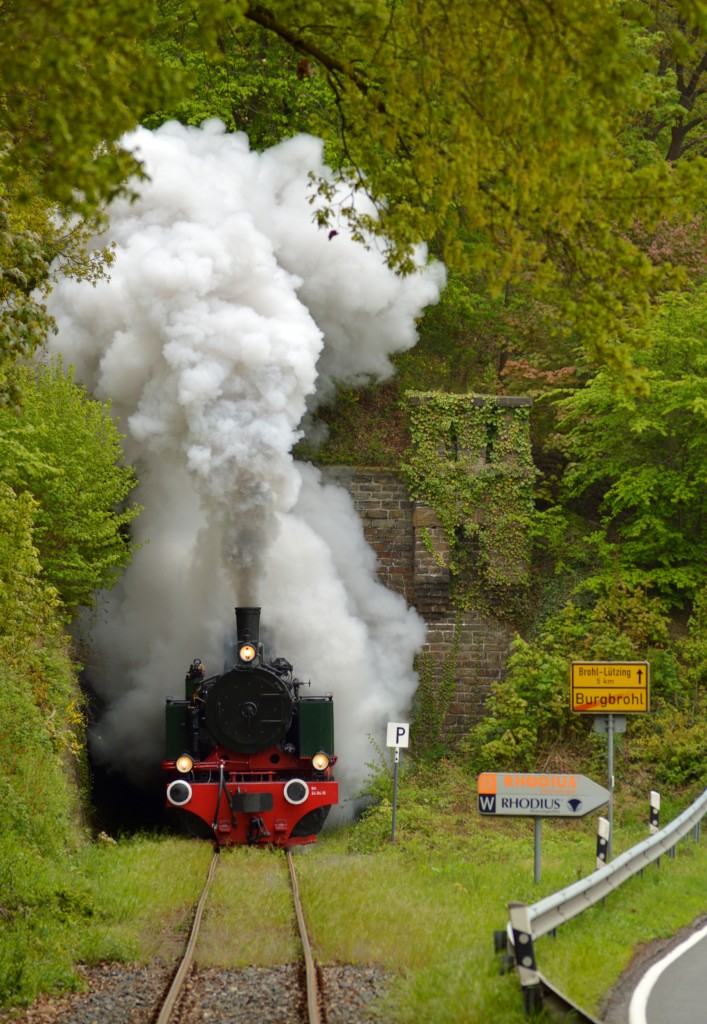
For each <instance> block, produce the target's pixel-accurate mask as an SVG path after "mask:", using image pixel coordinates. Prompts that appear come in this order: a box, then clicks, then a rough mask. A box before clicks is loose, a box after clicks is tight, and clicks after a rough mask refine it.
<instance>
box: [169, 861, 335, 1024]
mask: <svg viewBox="0 0 707 1024" xmlns="http://www.w3.org/2000/svg"><path fill="white" fill-rule="evenodd" d="M286 857H287V867H288V870H289V877H290V886H291V890H292V901H293V906H294V913H295V917H296V920H297V928H298V932H299V939H300V945H301V948H302V969H301V970H300V971H299V972H296V975H297V977H298V981H299V984H295V985H294V987H293V988H292V991H291V998H292V1006H291V1007H290V1009H289V1014H288V1018H287V1019H288V1020H292V1021H301V1022H302V1024H321V1021H322V1016H321V1000H322V993H321V991H320V987H319V983H318V971H317V965H316V962H315V960H314V957H313V954H312V947H311V943H310V941H309V935H308V934H307V926H306V920H305V916H304V910H303V908H302V901H301V898H300V893H299V886H298V884H297V874H296V872H295V865H294V859H293V857H292V854H291V853H290V851H289V850H288V851H286ZM218 864H219V853H218V852H216V853H215V854H214V856H213V858H212V860H211V864H210V866H209V871H208V874H207V877H206V880H205V883H204V888H203V890H202V893H201V896H200V898H199V902H198V904H197V908H196V912H195V914H194V921H193V924H192V928H191V933H190V935H189V939H188V941H187V944H186V947H185V950H184V955H183V957H182V960H181V962H180V964H179V966H178V968H177V970H176V972H175V974H174V977H173V979H172V983H171V985H170V987H169V990H168V991H167V993H166V995H165V996H164V999H163V1001H162V1004H161V1006H160V1008H159V1012H158V1013H157V1014H156V1016H155V1017H154V1021H155V1024H189V1020H190V1014H189V1011H188V1010H187V1009H185V1007H184V996H185V992H186V990H187V989H188V987H189V985H190V978H191V976H192V963H193V959H194V954H195V951H196V948H197V946H198V942H199V935H200V930H201V922H202V918H203V914H204V910H205V908H206V905H207V903H208V898H209V891H210V888H211V883H212V882H213V879H214V877H215V875H216V871H217V867H218ZM231 990H232V986H229V984H228V981H227V979H226V972H224V993H223V999H224V1000H225V1001H228V999H229V993H230V992H231ZM230 998H231V999H232V998H234V997H233V996H232V995H231V996H230ZM238 998H239V999H241V1000H243V999H245V1000H246V1001H250V1002H252V1001H253V996H252V995H249V994H248V993H247V992H245V993H244V992H243V991H241V992H239V995H238ZM257 998H258V997H257V995H256V996H255V1000H257ZM302 1007H304V1008H305V1009H306V1014H303V1010H302ZM253 1009H254V1011H255V1007H254V1008H253ZM264 1010H265V1008H263V1011H259V1012H258V1016H257V1017H256V1016H254V1017H253V1018H252V1019H254V1020H255V1019H259V1020H266V1019H268V1018H267V1015H266V1013H265V1012H264Z"/></svg>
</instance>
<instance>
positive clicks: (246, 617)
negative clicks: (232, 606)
mask: <svg viewBox="0 0 707 1024" xmlns="http://www.w3.org/2000/svg"><path fill="white" fill-rule="evenodd" d="M236 631H237V633H238V643H239V644H244V643H251V644H253V646H254V647H256V648H257V646H258V637H259V635H260V608H236Z"/></svg>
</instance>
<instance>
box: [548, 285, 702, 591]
mask: <svg viewBox="0 0 707 1024" xmlns="http://www.w3.org/2000/svg"><path fill="white" fill-rule="evenodd" d="M706 317H707V285H704V284H703V285H702V286H701V287H699V288H698V289H696V290H695V291H694V292H693V293H691V294H674V295H670V296H668V297H666V298H665V300H664V302H663V304H662V306H661V311H660V316H659V318H658V320H657V321H656V324H655V328H654V343H653V347H652V349H651V350H650V351H649V352H646V353H643V354H641V355H640V356H639V357H637V358H638V359H639V362H640V364H641V365H642V366H643V367H644V368H645V372H646V378H647V380H648V383H649V385H650V394H649V395H647V396H642V397H638V396H635V395H628V394H626V393H625V392H622V391H621V389H620V388H619V387H618V384H619V381H618V380H617V377H616V375H615V374H614V373H612V371H610V370H608V369H606V370H603V371H602V372H600V373H598V374H597V375H596V377H594V379H593V380H591V381H590V382H589V384H588V385H587V386H586V387H585V388H583V389H582V390H579V391H576V392H574V393H573V394H571V395H570V396H569V397H566V398H564V399H562V400H561V401H560V402H559V403H558V404H559V411H560V428H561V430H562V433H563V437H564V443H563V448H564V451H565V454H566V456H567V457H568V459H569V462H568V465H567V468H566V470H565V474H564V479H563V493H564V495H565V499H566V500H568V501H569V502H570V503H571V504H572V503H574V504H575V505H576V503H577V502H578V501H580V502H584V507H585V508H586V507H587V506H586V503H587V501H589V502H590V504H591V506H592V507H596V508H598V510H599V514H600V516H601V529H600V530H598V531H596V532H595V534H594V540H595V542H596V543H598V544H599V545H600V549H601V551H602V554H603V556H604V561H605V569H604V570H603V571H602V572H599V573H598V574H596V575H595V576H594V578H593V579H594V584H595V585H599V586H604V585H606V583H607V581H611V580H612V579H614V578H615V577H616V576H617V575H618V576H620V578H621V579H623V580H624V581H626V582H629V583H633V584H640V585H643V586H649V587H651V588H653V589H654V590H655V591H657V592H658V593H662V594H663V595H665V596H667V597H669V598H670V599H671V600H672V601H673V602H674V603H677V604H680V603H682V601H684V600H685V599H686V598H687V599H690V598H692V597H694V595H695V594H696V593H697V592H698V591H699V589H700V587H702V586H704V581H705V569H704V566H705V562H706V560H707V532H706V531H705V523H706V522H707V376H706V375H705V370H706V369H707V341H706V339H705V334H704V323H705V318H706ZM602 580H603V581H604V583H603V584H602Z"/></svg>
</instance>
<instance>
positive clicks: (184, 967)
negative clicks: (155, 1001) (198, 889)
mask: <svg viewBox="0 0 707 1024" xmlns="http://www.w3.org/2000/svg"><path fill="white" fill-rule="evenodd" d="M218 857H219V855H218V850H217V851H216V853H214V855H213V858H212V860H211V866H210V867H209V873H208V875H207V876H206V882H205V883H204V889H203V891H202V893H201V898H200V900H199V902H198V904H197V907H196V913H195V914H194V921H193V923H192V926H191V934H190V935H189V941H188V942H187V945H186V949H185V951H184V956H183V957H182V962H181V963H180V965H179V967H178V968H177V973H176V974H175V975H174V978H173V979H172V984H171V985H170V988H169V992H168V993H167V995H166V996H165V998H164V1001H163V1003H162V1008H161V1010H160V1014H159V1017H158V1018H157V1021H156V1024H168V1022H169V1019H170V1017H171V1016H172V1013H173V1011H174V1007H175V1005H176V1002H177V999H178V998H179V996H180V995H181V992H182V988H183V986H184V981H185V980H186V976H187V974H188V972H189V968H190V967H191V962H192V959H193V957H194V949H195V947H196V942H197V939H198V938H199V928H200V927H201V918H202V916H203V913H204V906H205V905H206V898H207V896H208V894H209V889H210V888H211V883H212V881H213V878H214V875H215V873H216V865H217V864H218Z"/></svg>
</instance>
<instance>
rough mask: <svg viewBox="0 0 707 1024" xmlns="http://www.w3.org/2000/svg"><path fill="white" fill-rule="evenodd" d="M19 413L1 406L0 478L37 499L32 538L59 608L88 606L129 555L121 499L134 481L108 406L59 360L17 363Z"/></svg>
mask: <svg viewBox="0 0 707 1024" xmlns="http://www.w3.org/2000/svg"><path fill="white" fill-rule="evenodd" d="M15 374H16V376H17V377H18V378H19V381H18V386H19V387H20V389H21V391H22V394H23V408H22V412H21V414H19V415H18V414H17V413H16V412H14V411H13V410H12V409H10V408H8V407H5V408H2V409H0V480H2V481H4V482H5V483H6V484H9V485H10V486H11V487H12V488H13V490H14V491H15V492H16V493H17V494H29V495H31V496H32V497H33V498H34V500H35V501H36V502H37V507H36V510H35V512H34V524H33V537H34V544H35V546H36V548H37V551H38V554H39V560H40V563H41V567H42V574H43V577H44V579H45V580H46V581H47V582H48V583H50V584H51V585H52V586H53V587H54V588H55V589H56V591H57V592H58V594H59V597H60V600H61V604H62V606H63V608H64V609H65V610H67V611H69V612H74V611H75V610H76V609H77V608H78V607H79V606H81V605H84V606H90V605H91V604H92V602H93V599H94V595H95V593H96V592H97V591H98V590H101V589H109V588H110V587H111V586H113V585H114V584H115V583H116V582H117V580H118V573H119V570H120V569H121V568H122V567H123V566H124V565H126V564H127V562H128V561H129V559H130V556H131V551H132V546H131V543H130V537H129V533H128V526H129V524H130V522H131V521H132V520H133V519H134V518H135V516H136V515H137V514H138V512H139V511H140V510H139V507H138V506H136V505H132V506H126V499H127V497H128V495H129V493H130V490H131V489H132V487H133V486H134V484H135V478H134V474H133V471H132V469H131V468H130V467H126V466H124V465H123V462H122V451H121V448H120V435H119V433H118V431H117V429H116V428H115V426H114V424H113V422H112V420H111V418H110V408H109V406H106V405H103V404H102V403H100V402H96V401H94V400H92V399H88V398H87V397H86V394H85V392H84V391H83V389H82V388H80V387H79V386H78V385H77V384H76V383H74V381H73V377H72V374H69V375H68V376H64V373H63V370H62V367H61V364H59V363H53V364H51V365H40V366H38V367H36V368H35V369H28V368H26V367H21V368H17V369H16V370H15Z"/></svg>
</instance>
